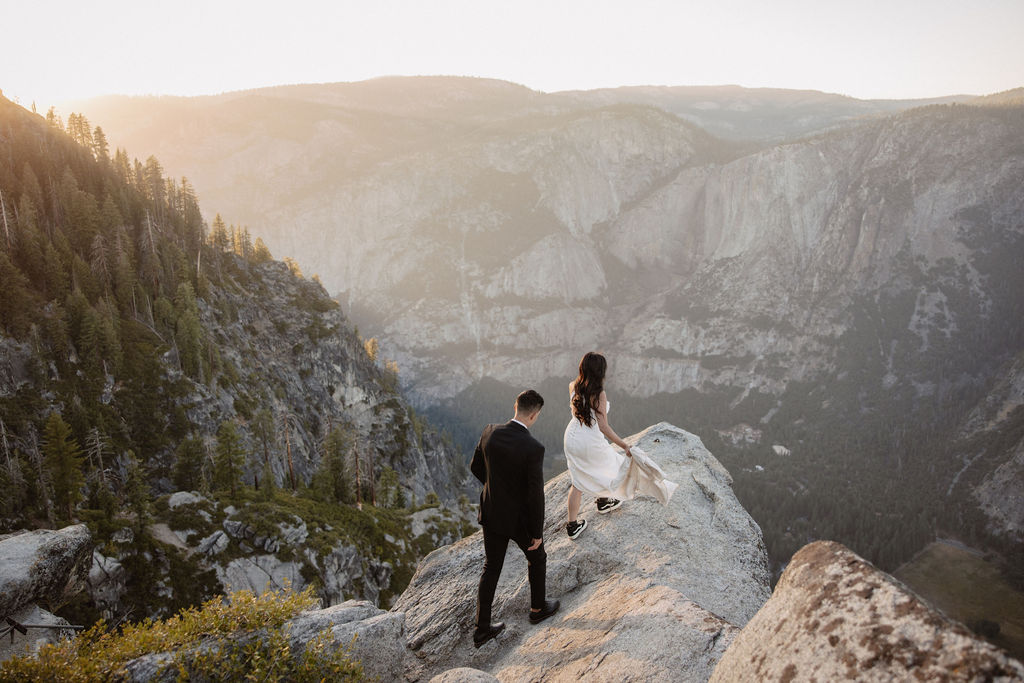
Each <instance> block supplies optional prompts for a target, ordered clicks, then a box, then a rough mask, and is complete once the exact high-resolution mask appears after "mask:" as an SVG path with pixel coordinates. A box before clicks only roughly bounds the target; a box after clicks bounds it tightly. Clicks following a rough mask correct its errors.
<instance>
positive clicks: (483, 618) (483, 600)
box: [476, 526, 548, 628]
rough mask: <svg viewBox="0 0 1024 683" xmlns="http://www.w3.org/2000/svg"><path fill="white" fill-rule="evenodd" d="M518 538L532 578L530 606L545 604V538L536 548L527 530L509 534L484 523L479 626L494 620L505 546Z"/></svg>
mask: <svg viewBox="0 0 1024 683" xmlns="http://www.w3.org/2000/svg"><path fill="white" fill-rule="evenodd" d="M509 541H515V543H516V545H518V546H519V548H520V550H522V551H523V554H524V555H526V561H527V563H529V570H528V573H527V575H528V576H529V578H530V607H531V608H532V609H543V608H544V577H545V574H546V573H547V564H548V554H547V553H546V552H545V551H544V543H543V542H542V543H541V544H540V546H538V547H537V548H536V549H535V550H527V548H529V547H530V544H531V543H533V539H531V538H530V537H529V535H528V534H523V535H521V536H514V537H509V536H505V535H504V534H500V533H497V532H493V531H488V529H487V527H486V526H485V527H484V554H485V556H486V557H485V559H484V573H483V574H482V575H481V576H480V590H479V592H478V593H477V602H476V625H477V628H487V627H488V626H490V624H491V603H492V602H493V601H494V591H495V589H496V588H497V587H498V577H499V576H501V567H502V566H503V565H504V564H505V550H506V549H507V548H508V542H509Z"/></svg>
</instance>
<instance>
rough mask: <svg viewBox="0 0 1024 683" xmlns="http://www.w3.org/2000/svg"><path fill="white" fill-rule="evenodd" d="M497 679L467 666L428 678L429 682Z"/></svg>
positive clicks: (491, 682) (487, 682) (490, 681)
mask: <svg viewBox="0 0 1024 683" xmlns="http://www.w3.org/2000/svg"><path fill="white" fill-rule="evenodd" d="M497 681H498V679H497V678H495V677H494V676H492V675H491V674H489V673H487V672H486V671H480V670H479V669H471V668H469V667H468V666H460V667H459V668H458V669H449V670H448V671H445V672H444V673H443V674H438V675H436V676H434V677H433V678H431V679H430V683H497Z"/></svg>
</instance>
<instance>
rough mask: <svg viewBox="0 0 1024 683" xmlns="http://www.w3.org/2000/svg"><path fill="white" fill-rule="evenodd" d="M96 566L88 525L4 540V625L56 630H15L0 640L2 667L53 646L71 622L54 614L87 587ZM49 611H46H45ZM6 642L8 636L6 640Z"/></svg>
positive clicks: (0, 570)
mask: <svg viewBox="0 0 1024 683" xmlns="http://www.w3.org/2000/svg"><path fill="white" fill-rule="evenodd" d="M91 565H92V536H91V535H90V534H89V530H88V529H87V528H86V527H85V525H84V524H77V525H75V526H69V527H65V528H63V529H60V530H58V531H49V530H41V531H25V532H20V533H16V534H10V535H7V536H3V537H0V623H2V624H3V625H4V627H5V629H4V630H6V627H7V626H9V624H8V623H7V622H6V619H8V618H11V619H13V620H14V621H16V622H17V623H19V624H33V625H52V626H53V627H54V628H52V629H28V631H27V633H25V634H22V633H20V631H18V630H17V629H15V630H13V631H11V637H10V638H7V637H4V638H0V661H3V660H6V659H7V658H8V657H11V656H12V655H15V654H23V653H24V652H25V651H34V650H35V649H36V648H38V647H39V646H40V645H41V644H43V643H46V642H52V641H53V640H54V639H56V638H57V637H59V636H60V635H61V633H63V632H64V631H65V630H66V629H62V628H60V627H61V626H67V625H68V622H67V621H65V620H64V619H61V618H60V617H57V616H55V615H53V614H51V613H50V612H48V611H47V609H49V610H56V609H57V608H59V607H60V606H61V605H63V604H64V603H65V602H67V601H68V600H69V599H71V598H72V597H73V596H74V595H75V594H76V593H78V592H79V591H80V590H82V588H84V587H85V582H86V578H87V577H88V575H89V567H90V566H91ZM43 607H45V608H46V609H43ZM4 635H5V636H6V634H4Z"/></svg>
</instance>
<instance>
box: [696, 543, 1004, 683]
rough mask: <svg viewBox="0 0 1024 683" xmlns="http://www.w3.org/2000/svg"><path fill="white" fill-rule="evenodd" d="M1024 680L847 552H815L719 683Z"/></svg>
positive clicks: (738, 644) (794, 564)
mask: <svg viewBox="0 0 1024 683" xmlns="http://www.w3.org/2000/svg"><path fill="white" fill-rule="evenodd" d="M752 680H778V681H792V680H802V681H809V680H819V681H835V680H859V681H891V680H942V681H979V680H986V681H991V680H1001V681H1011V680H1015V681H1019V680H1024V665H1022V664H1021V663H1020V662H1018V661H1017V660H1014V659H1012V658H1010V657H1008V656H1007V655H1006V654H1005V653H1004V652H1003V651H1001V650H999V649H998V648H996V647H995V646H993V645H990V644H989V643H986V642H984V641H982V640H980V639H979V638H977V637H976V636H974V635H973V634H972V633H971V632H970V631H968V630H967V629H966V628H964V627H963V626H962V625H960V624H958V623H956V622H953V621H950V620H949V619H947V618H945V617H944V616H943V615H941V614H940V613H938V612H936V611H935V610H934V609H932V608H931V607H929V606H928V605H927V604H926V603H924V602H922V601H921V600H920V599H919V598H918V597H917V596H915V595H914V594H913V593H911V592H910V591H909V590H908V589H907V588H906V587H904V586H903V585H902V584H900V583H899V582H898V581H896V580H895V579H893V578H892V577H891V576H889V575H888V574H885V573H884V572H881V571H879V570H877V569H875V568H874V567H873V566H872V565H870V564H869V563H867V562H865V561H864V560H862V559H861V558H860V557H858V556H857V555H855V554H854V553H852V552H851V551H849V550H847V549H846V548H845V547H843V546H842V545H840V544H838V543H833V542H828V541H819V542H817V543H812V544H811V545H808V546H805V547H804V548H803V549H802V550H800V551H799V552H798V553H797V554H796V555H794V556H793V559H792V561H791V562H790V564H789V566H788V567H787V569H786V571H785V573H784V574H783V575H782V578H781V580H780V581H779V584H778V586H776V588H775V592H774V593H773V594H772V597H771V599H770V600H769V601H768V602H767V603H766V604H765V605H764V607H762V608H761V610H760V611H759V612H758V613H757V615H756V616H755V617H754V618H753V619H751V620H750V622H749V623H748V624H747V625H746V626H745V627H744V629H743V630H742V631H741V632H740V634H739V635H738V636H737V637H736V639H735V640H734V641H733V643H732V644H731V645H730V646H729V648H728V650H726V653H725V656H724V657H722V659H721V661H720V662H719V663H718V665H717V666H716V667H715V671H714V675H713V676H712V677H711V681H713V682H722V683H725V682H726V681H752Z"/></svg>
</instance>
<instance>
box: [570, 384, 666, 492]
mask: <svg viewBox="0 0 1024 683" xmlns="http://www.w3.org/2000/svg"><path fill="white" fill-rule="evenodd" d="M611 407H612V405H611V401H606V402H605V407H604V412H605V415H607V414H608V412H609V411H610V410H611ZM569 412H570V414H571V413H572V393H571V392H570V394H569ZM590 423H591V424H590V426H589V427H588V426H586V425H585V424H583V423H582V422H580V421H579V420H578V419H576V416H575V415H573V416H572V417H571V418H569V424H568V425H566V427H565V435H564V436H563V437H562V450H563V451H564V452H565V462H566V464H567V465H568V466H569V476H570V477H571V478H572V485H573V486H575V487H576V488H577V489H579V490H580V491H582V492H584V493H589V494H590V495H592V496H598V497H604V498H618V499H620V500H631V499H633V498H634V497H635V496H636V495H637V494H643V495H649V496H652V497H653V498H655V499H656V500H658V502H660V503H661V504H663V505H667V504H668V501H669V499H670V498H671V497H672V494H673V493H674V492H675V490H676V488H678V484H675V483H673V482H671V481H669V480H667V479H665V473H664V472H662V470H661V468H660V467H658V465H657V464H656V463H654V461H652V460H651V459H650V458H649V457H647V454H646V453H644V452H643V451H641V450H640V449H639V448H631V449H630V451H631V452H632V454H633V457H632V458H628V457H626V455H625V454H624V453H620V452H619V451H617V450H615V448H614V447H613V446H612V445H611V444H610V443H608V440H607V439H605V438H604V434H602V433H601V429H600V427H598V426H597V416H596V415H594V411H593V410H591V411H590Z"/></svg>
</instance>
